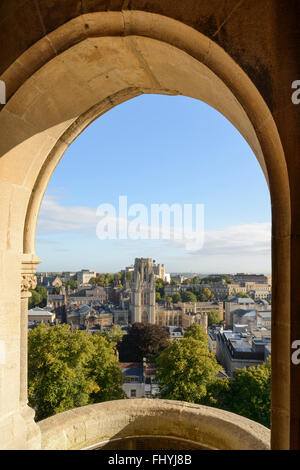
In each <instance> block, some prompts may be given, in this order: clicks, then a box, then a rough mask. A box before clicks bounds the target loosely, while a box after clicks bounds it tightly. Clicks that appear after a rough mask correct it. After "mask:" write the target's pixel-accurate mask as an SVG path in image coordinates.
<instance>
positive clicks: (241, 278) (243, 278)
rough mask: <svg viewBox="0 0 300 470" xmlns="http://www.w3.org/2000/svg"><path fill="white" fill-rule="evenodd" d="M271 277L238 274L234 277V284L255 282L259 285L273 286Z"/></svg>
mask: <svg viewBox="0 0 300 470" xmlns="http://www.w3.org/2000/svg"><path fill="white" fill-rule="evenodd" d="M271 280H272V278H271V276H265V275H264V274H245V273H237V274H235V275H234V276H233V282H235V283H237V284H240V283H243V282H244V283H245V282H254V283H257V284H267V285H271Z"/></svg>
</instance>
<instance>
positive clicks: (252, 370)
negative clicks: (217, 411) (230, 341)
mask: <svg viewBox="0 0 300 470" xmlns="http://www.w3.org/2000/svg"><path fill="white" fill-rule="evenodd" d="M270 392H271V362H270V360H268V361H266V362H264V363H263V364H261V365H258V366H257V367H254V366H253V367H249V368H248V369H246V368H245V367H244V368H243V369H237V370H235V371H234V373H233V377H232V380H231V381H230V388H229V390H228V393H226V394H225V396H224V398H223V399H222V400H221V401H220V402H219V405H220V407H221V408H225V409H227V410H229V411H232V412H233V413H237V414H239V415H242V416H245V417H246V418H249V419H252V420H253V421H257V422H259V423H261V424H263V425H264V426H267V427H270V409H271V398H270Z"/></svg>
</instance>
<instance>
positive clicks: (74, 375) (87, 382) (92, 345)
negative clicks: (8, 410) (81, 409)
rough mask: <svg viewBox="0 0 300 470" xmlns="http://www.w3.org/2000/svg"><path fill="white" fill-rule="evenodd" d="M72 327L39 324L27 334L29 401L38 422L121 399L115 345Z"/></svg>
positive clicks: (121, 393) (100, 337)
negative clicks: (91, 405) (89, 405)
mask: <svg viewBox="0 0 300 470" xmlns="http://www.w3.org/2000/svg"><path fill="white" fill-rule="evenodd" d="M95 336H96V335H88V334H87V332H86V331H79V330H74V331H72V330H71V329H70V326H69V325H56V326H53V327H50V326H45V325H39V326H38V327H36V328H35V329H33V330H31V331H30V332H29V335H28V398H29V404H30V405H31V406H32V407H33V408H34V409H35V410H36V418H37V420H40V419H44V418H47V417H48V416H52V415H54V414H56V413H60V412H62V411H66V410H69V409H71V408H74V407H78V406H84V405H87V404H89V403H95V402H98V401H103V400H110V399H115V398H122V397H123V392H122V390H121V388H120V386H121V383H122V374H121V376H120V370H119V367H118V360H117V357H116V355H115V350H114V345H113V344H111V343H110V342H109V341H107V340H106V339H105V338H103V337H102V336H101V335H99V334H98V337H95Z"/></svg>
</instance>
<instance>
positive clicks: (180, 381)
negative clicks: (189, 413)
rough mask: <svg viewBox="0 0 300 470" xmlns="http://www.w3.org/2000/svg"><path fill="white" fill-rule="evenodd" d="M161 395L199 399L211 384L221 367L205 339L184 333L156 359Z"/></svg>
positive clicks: (195, 400)
mask: <svg viewBox="0 0 300 470" xmlns="http://www.w3.org/2000/svg"><path fill="white" fill-rule="evenodd" d="M156 364H157V372H156V378H157V380H158V382H159V386H160V397H161V398H167V399H171V400H184V401H188V402H192V403H200V402H201V399H202V398H203V397H204V396H206V393H207V391H206V388H207V386H208V384H209V383H210V382H211V381H212V380H214V378H215V376H216V374H217V373H218V372H219V370H220V369H221V367H220V366H219V364H218V363H217V361H216V359H215V358H214V356H213V355H212V354H210V353H209V350H208V346H207V344H206V342H202V341H200V340H197V339H195V338H193V336H192V335H191V336H185V337H184V338H183V339H182V340H180V341H172V342H171V344H170V345H169V346H168V347H167V348H166V349H165V350H164V351H163V352H162V353H161V354H160V355H159V356H158V358H157V359H156Z"/></svg>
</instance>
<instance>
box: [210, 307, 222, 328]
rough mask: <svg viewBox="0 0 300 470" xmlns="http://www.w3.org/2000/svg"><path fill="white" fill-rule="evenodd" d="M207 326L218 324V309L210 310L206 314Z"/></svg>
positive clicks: (219, 319)
mask: <svg viewBox="0 0 300 470" xmlns="http://www.w3.org/2000/svg"><path fill="white" fill-rule="evenodd" d="M207 321H208V326H211V325H218V324H219V323H220V321H221V318H220V312H219V310H211V311H210V312H208V315H207Z"/></svg>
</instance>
